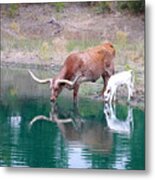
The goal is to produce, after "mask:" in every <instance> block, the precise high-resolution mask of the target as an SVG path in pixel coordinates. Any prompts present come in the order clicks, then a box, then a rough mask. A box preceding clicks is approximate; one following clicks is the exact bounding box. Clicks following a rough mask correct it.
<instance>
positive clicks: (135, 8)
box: [117, 0, 145, 14]
mask: <svg viewBox="0 0 155 180" xmlns="http://www.w3.org/2000/svg"><path fill="white" fill-rule="evenodd" d="M117 9H118V10H119V11H123V10H128V11H129V12H131V13H136V14H137V13H142V12H144V11H145V1H144V0H139V1H119V2H117Z"/></svg>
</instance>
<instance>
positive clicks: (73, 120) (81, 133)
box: [29, 106, 112, 153]
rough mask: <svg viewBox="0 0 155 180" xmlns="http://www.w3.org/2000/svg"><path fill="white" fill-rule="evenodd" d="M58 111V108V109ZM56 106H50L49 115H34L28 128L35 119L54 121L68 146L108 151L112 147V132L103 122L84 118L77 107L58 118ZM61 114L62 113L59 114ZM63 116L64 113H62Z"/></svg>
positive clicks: (32, 124)
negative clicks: (66, 115)
mask: <svg viewBox="0 0 155 180" xmlns="http://www.w3.org/2000/svg"><path fill="white" fill-rule="evenodd" d="M59 111H60V110H59ZM59 111H58V108H57V106H51V111H50V113H49V117H47V116H44V115H38V116H35V117H34V118H33V119H32V120H31V122H30V123H29V128H30V129H31V128H32V126H34V125H35V122H36V121H39V120H44V121H49V122H52V123H56V125H57V127H58V128H59V130H60V132H61V134H62V136H63V137H64V138H65V140H67V141H68V143H69V144H70V146H74V147H76V148H77V147H84V146H85V148H89V149H91V150H92V151H102V152H106V153H108V152H110V151H111V149H112V133H111V132H110V131H109V130H108V128H107V127H106V126H105V124H102V123H101V122H100V121H91V120H88V119H85V118H84V117H83V116H82V115H81V114H80V113H79V109H78V108H77V107H74V110H73V111H72V112H65V114H68V117H64V118H60V117H59V116H60V115H59ZM61 116H62V115H61ZM63 116H65V115H63Z"/></svg>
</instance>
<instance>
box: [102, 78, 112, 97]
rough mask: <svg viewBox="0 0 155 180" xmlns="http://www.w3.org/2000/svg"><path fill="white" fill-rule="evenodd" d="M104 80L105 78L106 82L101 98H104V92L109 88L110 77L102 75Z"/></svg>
mask: <svg viewBox="0 0 155 180" xmlns="http://www.w3.org/2000/svg"><path fill="white" fill-rule="evenodd" d="M102 78H103V81H104V86H103V89H102V92H101V96H102V97H103V96H104V92H105V90H106V87H107V84H108V80H109V78H110V77H109V76H105V75H102Z"/></svg>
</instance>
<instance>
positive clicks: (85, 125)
mask: <svg viewBox="0 0 155 180" xmlns="http://www.w3.org/2000/svg"><path fill="white" fill-rule="evenodd" d="M5 73H6V72H3V74H4V75H5ZM14 76H15V77H17V75H16V73H15V75H12V76H10V78H9V77H8V78H3V80H4V79H5V81H3V82H2V84H1V85H2V86H1V89H2V92H3V94H2V96H1V103H0V132H1V133H0V166H9V167H10V166H11V167H52V168H95V169H145V141H144V140H145V123H144V111H142V110H139V109H138V108H132V107H130V106H127V105H119V104H116V105H114V106H111V105H109V104H103V103H102V102H96V101H94V100H90V99H86V98H80V101H79V104H78V107H75V106H73V104H72V99H71V98H70V97H69V96H65V94H62V95H61V96H60V97H59V99H58V102H57V104H56V105H55V106H53V105H51V104H50V102H49V99H48V97H49V96H48V92H47V91H48V88H47V87H42V86H41V87H40V86H39V90H38V85H37V84H33V82H31V81H28V80H27V75H26V74H25V75H24V74H23V76H22V80H20V82H17V81H15V79H16V78H14ZM3 77H4V76H3ZM20 77H21V76H20ZM10 79H11V80H10ZM19 79H20V78H19ZM6 80H7V81H6ZM29 80H30V79H29ZM21 84H23V86H24V87H22V85H21ZM31 85H32V86H31ZM41 88H43V89H41ZM44 88H45V89H44ZM37 90H38V91H37ZM44 90H45V91H44ZM25 91H26V92H25ZM46 93H47V94H46Z"/></svg>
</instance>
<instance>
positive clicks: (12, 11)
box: [8, 4, 19, 17]
mask: <svg viewBox="0 0 155 180" xmlns="http://www.w3.org/2000/svg"><path fill="white" fill-rule="evenodd" d="M18 12H19V4H10V5H9V11H8V14H9V16H10V17H15V16H16V15H17V14H18Z"/></svg>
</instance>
